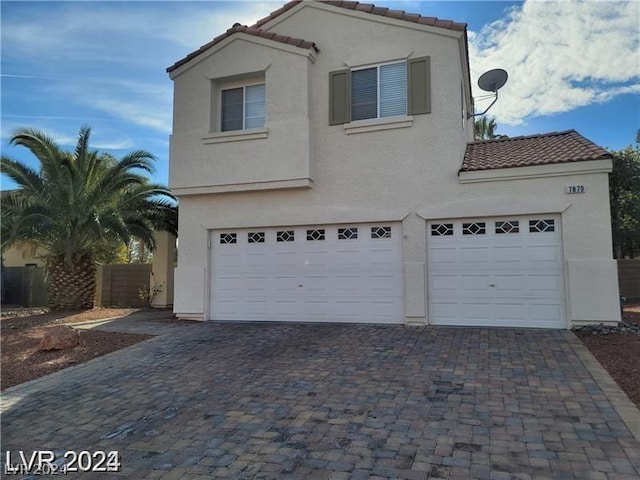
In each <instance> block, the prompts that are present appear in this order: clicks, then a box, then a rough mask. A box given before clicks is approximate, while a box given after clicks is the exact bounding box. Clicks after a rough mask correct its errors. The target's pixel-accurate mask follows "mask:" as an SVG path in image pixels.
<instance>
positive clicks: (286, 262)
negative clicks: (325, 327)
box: [209, 223, 404, 323]
mask: <svg viewBox="0 0 640 480" xmlns="http://www.w3.org/2000/svg"><path fill="white" fill-rule="evenodd" d="M211 247H212V253H211V268H210V270H209V271H210V272H211V279H210V288H211V290H210V318H212V319H215V320H284V321H331V322H372V323H402V321H403V319H404V315H403V305H404V289H403V271H402V235H401V226H400V224H399V223H379V224H378V223H376V224H354V225H321V226H313V227H307V226H305V227H283V228H252V229H238V230H224V231H214V232H212V233H211Z"/></svg>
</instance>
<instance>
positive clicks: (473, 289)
mask: <svg viewBox="0 0 640 480" xmlns="http://www.w3.org/2000/svg"><path fill="white" fill-rule="evenodd" d="M427 255H428V259H427V262H428V263H427V270H428V287H427V288H428V292H427V294H428V303H429V320H430V323H431V324H433V325H468V326H501V327H541V328H566V324H565V320H564V281H563V261H562V239H561V233H560V217H559V216H555V215H542V216H526V217H524V216H509V217H500V218H483V219H469V220H450V221H437V222H428V223H427Z"/></svg>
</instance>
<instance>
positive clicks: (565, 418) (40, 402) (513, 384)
mask: <svg viewBox="0 0 640 480" xmlns="http://www.w3.org/2000/svg"><path fill="white" fill-rule="evenodd" d="M142 323H145V324H146V323H149V324H148V325H146V326H142V324H141V323H137V324H134V325H131V326H130V328H128V329H126V328H125V326H124V325H125V324H126V321H121V323H120V326H119V327H118V328H119V329H121V330H125V329H126V330H127V331H137V332H142V330H140V329H149V328H153V324H151V322H142ZM115 325H116V323H115V322H112V323H110V324H109V326H106V327H105V326H100V327H98V328H115ZM150 325H151V326H150ZM156 325H157V324H156ZM159 328H161V329H162V334H161V335H159V336H157V337H155V338H153V339H151V340H147V341H145V342H142V343H140V344H137V345H135V346H132V347H130V348H127V349H124V350H120V351H118V352H114V353H112V354H109V355H106V356H104V357H101V358H97V359H95V360H93V361H91V362H88V363H85V364H82V365H78V366H76V367H72V368H69V369H66V370H63V371H60V372H57V373H54V374H52V375H49V376H47V377H44V378H42V379H39V380H35V381H32V382H29V383H27V384H24V385H20V386H17V387H13V388H11V389H8V390H6V391H5V392H3V395H2V451H3V454H4V452H5V451H7V450H9V451H11V452H12V455H13V456H12V458H15V456H16V455H18V453H17V451H19V450H22V451H24V452H25V453H26V454H30V453H31V452H32V451H35V450H43V449H47V450H55V451H56V452H57V455H58V456H62V454H63V452H64V451H66V450H75V451H80V450H87V451H90V452H94V451H98V450H102V451H118V452H119V455H120V462H121V468H120V471H119V472H117V473H116V472H113V473H109V474H104V473H101V474H98V473H82V474H76V476H75V477H74V476H73V474H72V475H70V476H69V475H68V476H67V477H68V478H81V479H90V478H101V479H105V478H136V479H137V478H141V479H142V478H158V479H164V480H169V479H207V478H230V479H262V480H266V479H280V478H284V479H356V480H357V479H384V478H405V479H426V478H451V479H469V478H478V479H511V478H517V479H547V478H549V479H621V480H622V479H629V480H631V479H637V478H639V477H640V442H639V441H638V440H637V439H635V438H634V437H633V435H632V433H631V432H630V430H629V427H628V426H627V424H625V422H624V421H623V419H622V418H621V416H620V414H619V413H618V412H621V413H622V414H623V416H624V417H625V419H626V420H627V422H628V425H630V426H631V427H632V428H633V422H634V421H635V420H637V421H639V422H640V413H638V410H637V409H636V408H635V407H633V406H632V404H631V403H630V402H629V401H628V399H626V397H625V396H624V394H622V392H620V390H619V389H618V388H617V387H616V386H615V384H613V383H611V382H612V381H611V379H610V378H609V377H608V375H607V374H606V372H604V370H602V368H601V367H600V366H599V365H598V364H597V362H595V360H594V359H593V357H591V355H590V354H589V353H588V351H587V350H586V349H585V348H584V347H583V346H582V344H581V343H580V341H579V340H578V339H577V338H576V337H575V336H574V335H573V334H572V333H570V332H563V331H540V330H511V329H454V328H416V327H402V326H392V327H391V326H390V327H386V326H371V325H329V324H282V323H264V324H261V323H236V324H230V323H213V322H207V323H203V324H195V325H190V324H169V325H161V326H160V327H159ZM136 329H139V330H136ZM156 331H157V332H159V331H160V330H156ZM148 332H149V330H147V331H145V333H148ZM586 365H589V366H588V368H587V366H586ZM625 409H626V410H625ZM4 458H6V457H3V461H4ZM34 478H43V477H34ZM44 478H46V477H44Z"/></svg>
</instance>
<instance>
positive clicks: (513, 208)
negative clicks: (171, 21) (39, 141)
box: [168, 1, 620, 328]
mask: <svg viewBox="0 0 640 480" xmlns="http://www.w3.org/2000/svg"><path fill="white" fill-rule="evenodd" d="M468 58H469V57H468V50H467V36H466V26H465V25H464V24H462V23H455V22H452V21H445V20H438V19H436V18H430V17H421V16H420V15H412V14H406V13H404V12H399V11H393V10H389V9H387V8H378V7H374V6H372V5H365V4H359V3H358V2H341V1H328V2H297V1H294V2H290V3H287V4H286V5H284V6H283V7H282V8H280V9H279V10H277V11H275V12H273V13H272V14H271V15H269V16H268V17H266V18H264V19H262V20H260V21H258V22H257V23H256V24H255V25H253V26H250V27H247V26H241V25H238V24H237V25H235V26H234V27H233V28H231V29H229V30H227V31H226V32H225V33H223V34H222V35H220V36H218V37H216V38H215V39H214V40H213V41H211V42H210V43H208V44H207V45H204V46H202V47H201V48H200V49H199V50H197V51H195V52H193V53H191V54H190V55H188V56H187V57H186V58H184V59H182V60H180V61H178V62H177V63H176V64H174V65H173V66H171V67H169V69H168V72H169V74H170V76H171V78H172V79H173V81H174V86H175V96H174V120H173V135H172V137H171V162H170V164H171V166H170V187H171V189H172V191H173V192H174V193H175V194H176V195H177V196H178V197H179V200H180V229H179V230H180V247H179V259H178V268H177V269H176V272H175V279H176V291H175V301H174V311H175V313H176V314H177V315H178V316H179V317H184V318H194V319H205V320H208V319H212V320H278V321H326V322H378V323H400V324H402V323H406V324H418V325H424V324H430V325H474V326H481V325H482V326H520V327H546V328H569V327H570V326H571V325H574V324H578V323H584V322H611V321H619V319H620V315H619V310H618V287H617V276H616V263H615V261H614V260H613V259H612V258H611V231H610V218H609V200H608V172H609V171H610V170H611V157H610V155H608V153H607V152H606V151H605V150H603V149H602V148H600V147H598V146H597V145H594V144H593V143H592V142H590V141H589V140H587V139H585V138H584V137H582V136H581V135H579V134H578V133H577V132H575V131H567V132H559V133H551V134H542V135H535V136H530V137H519V138H511V139H501V140H494V141H484V142H474V141H473V118H471V117H470V116H469V112H473V100H472V97H471V85H470V81H471V80H470V74H469V60H468ZM501 101H508V99H503V100H501ZM574 192H575V193H574Z"/></svg>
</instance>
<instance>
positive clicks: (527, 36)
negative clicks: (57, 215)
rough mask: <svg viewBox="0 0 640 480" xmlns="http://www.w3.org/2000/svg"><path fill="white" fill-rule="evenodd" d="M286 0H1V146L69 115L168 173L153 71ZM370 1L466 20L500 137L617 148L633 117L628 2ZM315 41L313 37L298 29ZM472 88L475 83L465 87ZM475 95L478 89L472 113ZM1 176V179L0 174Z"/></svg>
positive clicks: (634, 33)
mask: <svg viewBox="0 0 640 480" xmlns="http://www.w3.org/2000/svg"><path fill="white" fill-rule="evenodd" d="M283 3H284V2H268V1H262V2H253V1H233V2H222V1H216V2H211V1H197V2H169V1H160V2H158V1H138V2H129V1H107V2H93V1H68V2H58V1H42V2H34V1H2V2H0V9H1V15H2V16H1V41H2V43H1V49H2V50H1V65H0V72H1V73H0V81H1V98H0V100H1V106H0V113H1V126H0V127H1V128H0V134H1V144H0V145H1V149H2V154H3V155H7V156H11V157H13V158H16V159H19V160H22V161H24V162H26V163H29V164H31V165H33V166H35V165H36V163H35V162H34V161H33V159H32V158H31V157H30V155H29V154H28V152H26V151H24V149H21V148H15V147H12V146H10V145H9V144H8V140H9V138H10V137H11V134H12V132H13V131H14V130H15V128H17V127H20V126H29V127H35V128H39V129H41V130H43V131H45V132H46V133H48V134H49V135H50V136H52V137H53V138H54V139H55V140H56V141H58V142H59V143H60V144H61V145H63V146H65V147H67V148H69V149H71V148H72V146H73V144H74V143H75V136H76V134H77V132H78V129H79V127H80V125H82V124H89V125H90V126H91V127H92V146H93V147H94V148H98V149H100V150H104V151H107V152H109V153H111V154H113V155H115V156H122V155H124V154H125V153H127V152H129V151H132V150H136V149H144V150H148V151H150V152H151V153H152V154H154V155H155V156H156V157H157V159H158V162H157V172H156V174H155V175H154V180H156V181H159V182H161V183H167V182H168V161H169V160H168V156H169V153H168V152H169V135H170V133H171V116H172V82H171V80H170V79H169V78H168V76H167V74H166V72H165V69H166V67H168V66H169V65H171V64H173V63H174V62H175V61H177V60H179V59H181V58H182V57H184V56H185V55H186V54H187V53H189V52H191V51H193V50H195V49H197V48H198V47H199V46H200V45H202V44H204V43H207V42H208V41H210V40H211V39H212V38H213V37H215V36H217V35H219V34H220V33H223V32H224V31H225V30H226V29H227V28H229V27H230V26H231V25H233V24H234V23H235V22H240V23H242V24H251V23H253V22H255V21H256V20H258V19H259V18H262V17H264V16H266V15H268V14H269V13H270V12H271V11H273V10H275V9H277V8H279V6H281V5H282V4H283ZM370 3H375V4H376V5H379V6H386V7H390V8H394V9H400V10H405V11H408V12H412V13H420V14H423V15H428V16H437V17H439V18H444V19H449V20H454V21H461V22H466V23H467V24H468V29H469V41H470V48H469V50H470V63H471V70H472V82H474V84H475V82H476V81H477V78H478V76H479V75H480V74H481V73H482V72H484V71H486V70H489V69H491V68H496V67H499V68H504V69H505V70H507V71H508V72H509V82H508V83H507V85H506V86H505V87H504V88H503V89H502V90H501V91H500V100H499V101H498V103H497V104H496V105H495V106H494V107H493V108H492V110H491V111H490V114H492V115H495V116H496V120H497V123H498V133H503V134H506V135H509V136H517V135H529V134H535V133H543V132H550V131H560V130H568V129H571V128H573V129H576V130H578V131H579V132H580V133H581V134H583V135H584V136H586V137H587V138H589V139H591V140H593V141H594V142H596V143H598V144H599V145H601V146H603V147H606V148H609V149H613V150H618V149H621V148H624V147H626V146H627V145H630V144H632V143H633V142H634V140H635V134H636V131H637V129H638V128H640V27H639V25H640V2H639V1H635V0H632V1H630V2H623V1H607V2H603V1H594V0H589V1H551V2H540V1H535V2H532V1H526V2H506V1H504V2H503V1H500V2H485V1H436V2H413V1H389V0H380V1H375V2H370ZM309 40H313V39H309ZM480 95H482V92H481V91H478V89H477V88H476V90H474V96H476V97H477V96H480ZM486 105H487V103H486V101H484V102H483V101H476V108H477V110H478V111H482V110H484V108H485V107H486ZM1 186H2V188H3V189H6V188H11V187H12V184H11V182H10V181H8V180H7V179H6V178H5V177H4V176H3V177H2V183H1Z"/></svg>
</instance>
